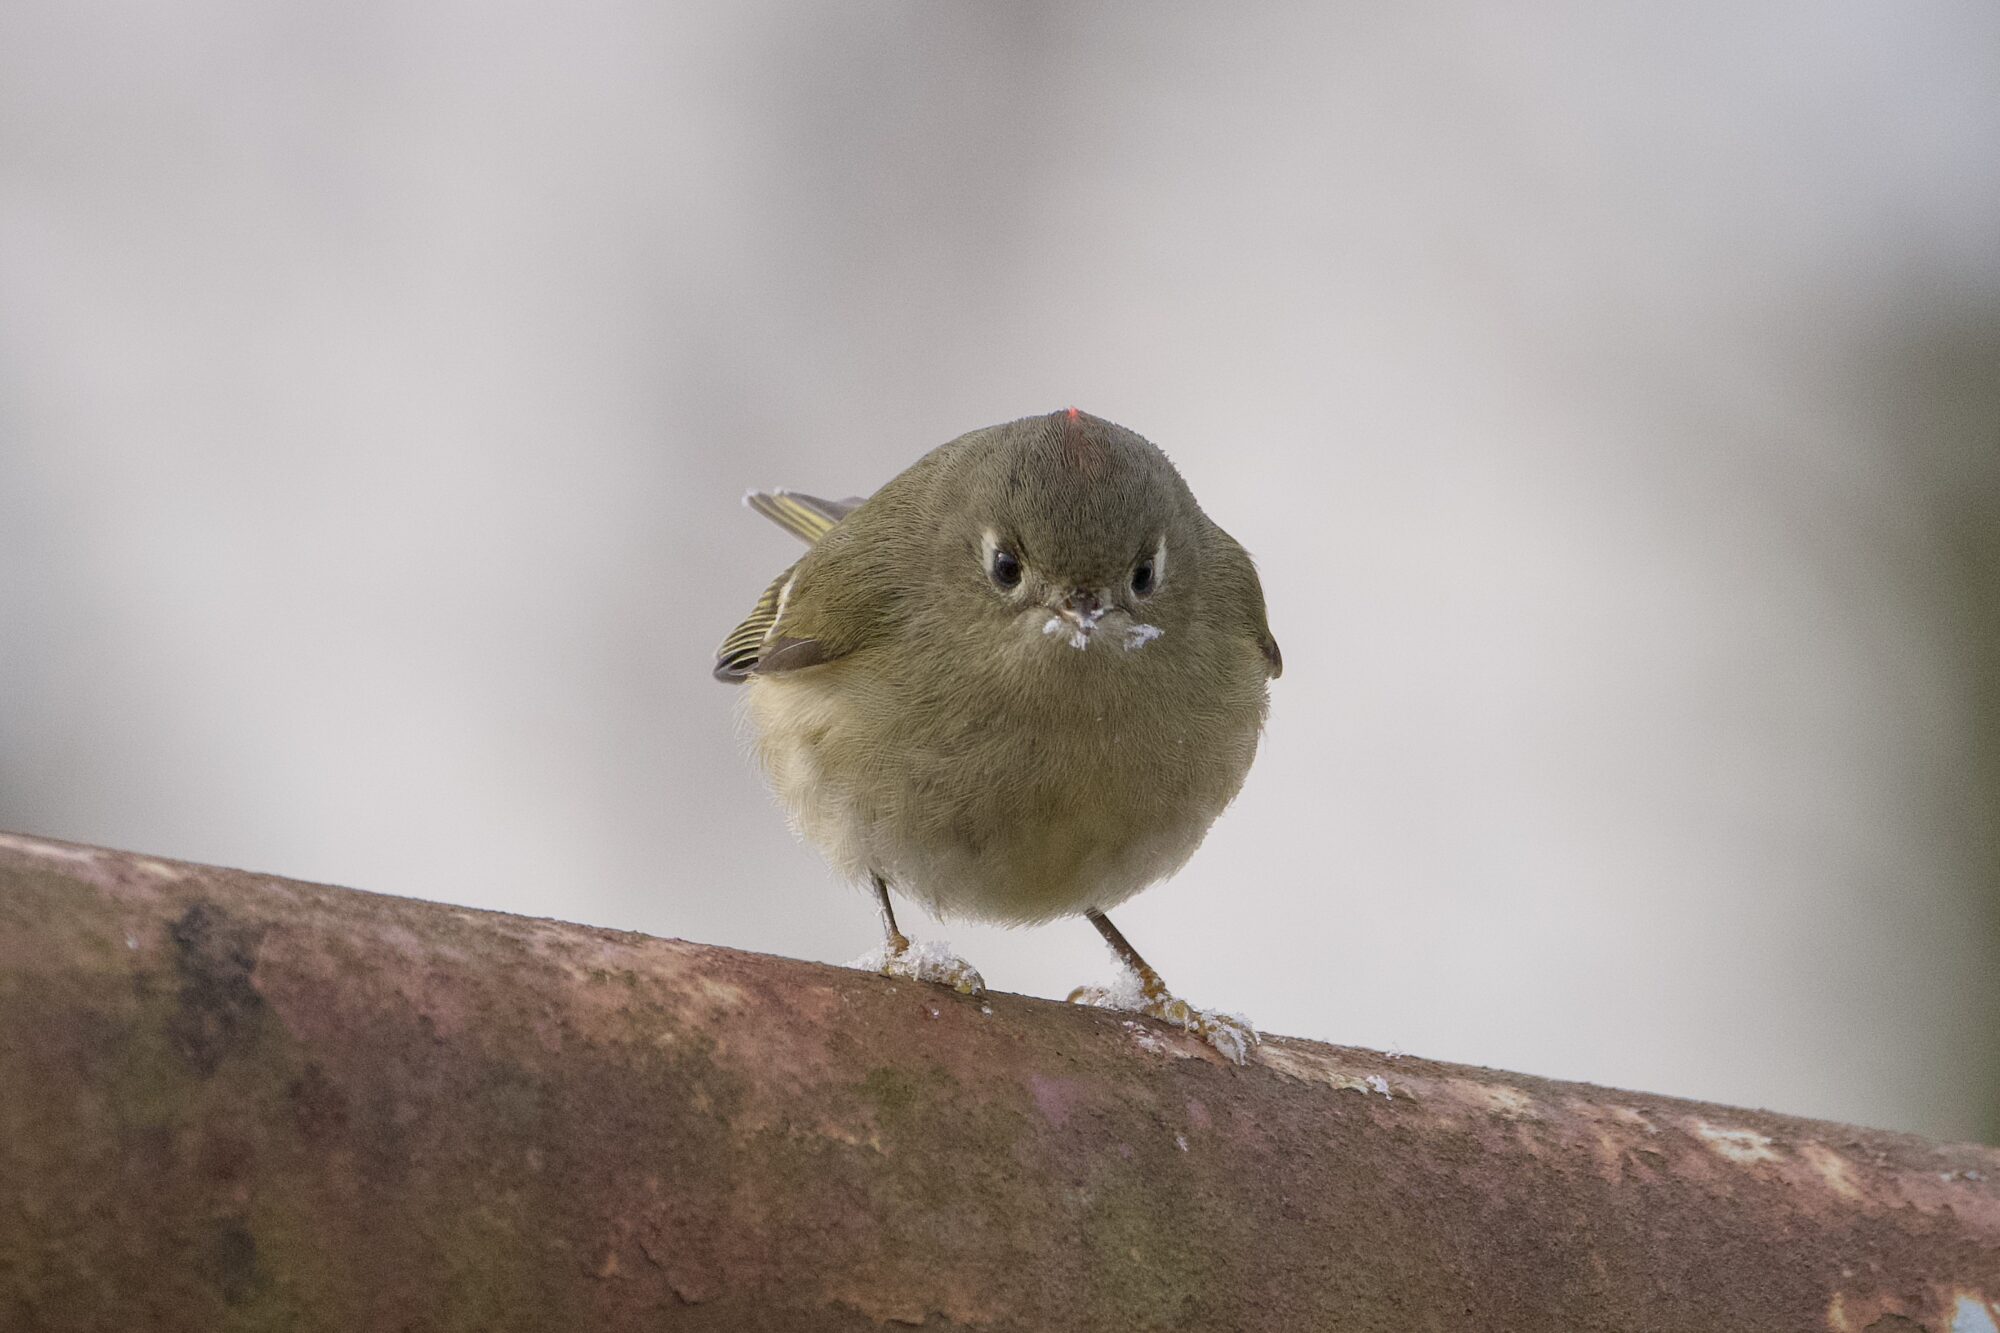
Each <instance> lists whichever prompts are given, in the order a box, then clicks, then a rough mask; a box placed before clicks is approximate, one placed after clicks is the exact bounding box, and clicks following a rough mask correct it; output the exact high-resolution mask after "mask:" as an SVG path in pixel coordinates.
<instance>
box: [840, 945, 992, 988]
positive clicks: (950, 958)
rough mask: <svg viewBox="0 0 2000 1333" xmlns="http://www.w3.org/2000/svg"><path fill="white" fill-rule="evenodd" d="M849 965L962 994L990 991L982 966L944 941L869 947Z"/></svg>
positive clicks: (865, 970)
mask: <svg viewBox="0 0 2000 1333" xmlns="http://www.w3.org/2000/svg"><path fill="white" fill-rule="evenodd" d="M898 938H899V939H900V938H901V937H900V936H898ZM848 966H849V967H857V968H860V969H861V970H862V971H864V972H880V973H881V974H882V975H883V976H885V977H901V978H903V979H904V980H906V981H924V982H929V983H930V984H931V985H934V986H949V987H951V989H953V990H955V991H957V992H958V993H959V994H960V995H983V994H985V993H986V979H985V978H984V977H982V976H980V975H979V969H978V968H976V967H974V966H973V965H972V964H970V963H968V962H966V961H965V960H964V959H963V958H960V957H959V956H958V955H957V954H955V953H953V952H952V951H951V946H950V945H949V944H946V943H944V942H943V941H942V940H930V941H926V942H925V943H923V944H911V943H910V942H909V941H908V940H903V947H902V948H900V949H892V948H891V946H889V945H886V944H885V945H884V946H883V947H882V948H879V949H871V950H869V951H868V952H867V953H865V954H863V955H861V957H859V958H857V959H855V960H854V961H853V962H852V963H849V964H848Z"/></svg>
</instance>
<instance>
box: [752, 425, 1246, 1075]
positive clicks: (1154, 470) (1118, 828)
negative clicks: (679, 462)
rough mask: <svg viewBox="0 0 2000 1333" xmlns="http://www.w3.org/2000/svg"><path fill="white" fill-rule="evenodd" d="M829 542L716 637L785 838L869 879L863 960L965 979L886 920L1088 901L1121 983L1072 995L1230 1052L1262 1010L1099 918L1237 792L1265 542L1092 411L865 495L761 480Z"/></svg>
mask: <svg viewBox="0 0 2000 1333" xmlns="http://www.w3.org/2000/svg"><path fill="white" fill-rule="evenodd" d="M745 502H746V503H747V504H749V505H750V507H751V508H753V509H756V510H757V511H758V512H759V513H762V514H765V515H767V516H768V517H770V518H772V519H773V520H775V521H776V522H777V523H778V524H780V525H781V526H783V527H784V528H786V529H788V530H789V531H791V532H793V533H795V534H796V535H798V536H799V537H802V538H804V539H805V540H806V541H807V542H808V543H810V544H811V549H810V550H808V551H807V552H806V554H805V555H804V556H803V557H802V558H800V560H799V561H798V563H796V564H794V565H793V566H792V567H791V568H790V569H787V570H786V571H785V572H784V573H782V574H780V575H778V577H777V578H776V579H774V580H773V581H772V583H771V585H770V587H769V588H767V589H766V590H765V592H764V595H763V597H762V598H760V599H759V600H758V602H757V606H756V609H755V610H753V611H752V612H751V613H750V616H749V618H748V619H746V620H745V621H744V622H743V623H742V624H741V625H739V626H737V627H736V630H735V631H734V632H733V633H731V634H730V636H729V637H728V638H727V639H725V640H724V641H723V644H722V647H721V648H720V649H719V650H717V653H716V664H715V674H716V676H717V677H718V678H719V679H721V680H725V681H732V682H746V683H747V684H748V687H749V699H748V705H749V707H748V711H749V717H750V720H751V723H752V725H753V727H754V729H755V732H756V744H757V750H758V754H759V756H760V758H761V759H762V761H763V764H764V766H765V768H766V769H767V770H768V772H769V774H770V778H771V782H772V785H773V787H774V788H775V789H776V791H777V794H778V796H779V798H780V800H782V801H783V803H784V804H785V806H786V808H787V809H788V810H789V811H790V813H791V816H792V820H793V823H794V826H795V827H796V828H797V829H798V830H799V831H800V832H802V833H803V834H804V835H805V836H806V838H807V839H808V840H810V841H811V842H813V843H814V844H815V845H817V846H818V848H819V849H820V851H821V852H823V853H824V854H825V855H826V857H827V859H828V860H829V861H831V862H832V863H833V865H834V867H835V869H837V870H838V871H840V872H841V873H842V874H843V875H845V876H847V877H849V878H850V879H852V880H854V881H855V882H856V883H867V884H872V885H873V887H874V891H875V895H876V901H877V903H878V905H879V908H880V911H881V916H882V926H883V932H884V944H883V948H882V950H881V952H880V953H879V954H877V955H874V956H871V957H870V958H869V959H867V960H865V965H867V966H873V967H877V968H879V969H880V970H881V971H883V972H885V973H887V974H889V975H893V976H905V977H913V978H917V979H921V980H925V981H936V982H942V983H944V984H947V985H952V986H955V987H957V988H958V989H959V990H961V991H964V992H966V993H969V994H970V993H976V992H978V991H979V990H980V989H981V988H982V986H983V982H982V981H981V979H980V977H979V974H978V973H977V972H975V971H974V970H973V969H972V968H971V967H970V966H968V965H967V964H966V963H964V962H963V960H960V959H958V958H955V957H952V956H951V955H950V954H949V952H948V951H944V950H941V949H936V948H925V947H922V946H913V945H912V944H911V943H910V941H909V940H908V939H907V938H906V937H905V936H904V935H903V934H902V932H901V931H899V930H898V929H897V928H896V920H895V915H894V912H893V910H892V909H891V907H890V903H889V892H890V890H891V889H894V890H895V891H896V892H897V893H900V894H902V895H904V896H905V897H908V898H912V899H915V900H916V901H918V902H921V903H923V904H924V905H925V906H927V907H929V908H930V909H932V911H933V912H935V913H937V914H938V915H941V916H950V915H955V914H962V915H966V916H971V917H976V918H981V919H984V920H989V921H999V922H1006V923H1010V924H1027V923H1033V922H1042V921H1048V920H1050V919H1052V918H1055V917H1060V916H1072V915H1076V914H1079V913H1080V914H1082V915H1083V916H1085V917H1087V918H1089V919H1090V921H1091V923H1092V924H1093V925H1095V926H1096V927H1097V929H1098V930H1099V932H1101V933H1102V934H1103V936H1104V938H1105V940H1106V942H1107V943H1109V944H1110V946H1111V948H1112V951H1113V952H1114V954H1115V955H1116V956H1117V957H1118V959H1119V960H1120V961H1121V962H1122V963H1123V964H1124V966H1125V968H1126V970H1127V972H1128V973H1129V976H1130V981H1129V982H1128V984H1127V985H1125V986H1124V987H1121V988H1109V989H1107V988H1085V989H1079V990H1078V991H1076V992H1074V993H1073V994H1072V995H1071V997H1070V998H1071V999H1072V1000H1078V1001H1082V1002H1088V1003H1097V1004H1111V1005H1117V1006H1118V1007H1123V1008H1131V1009H1137V1010H1140V1011H1142V1012H1146V1013H1150V1014H1153V1015H1154V1016H1156V1017H1159V1018H1163V1019H1165V1020H1167V1021H1168V1022H1170V1023H1174V1024H1177V1025H1179V1026H1181V1027H1184V1028H1187V1029H1189V1030H1190V1031H1192V1032H1195V1033H1197V1034H1198V1035H1200V1036H1202V1037H1204V1038H1206V1039H1207V1040H1209V1041H1210V1042H1211V1043H1213V1044H1214V1045H1216V1046H1217V1048H1218V1049H1220V1050H1222V1051H1223V1052H1224V1053H1225V1054H1228V1055H1230V1056H1232V1057H1233V1058H1235V1059H1237V1060H1241V1059H1242V1058H1243V1057H1244V1054H1245V1051H1246V1049H1247V1047H1248V1045H1249V1044H1250V1043H1251V1042H1254V1041H1255V1040H1256V1034H1255V1032H1254V1031H1253V1030H1252V1029H1251V1028H1250V1027H1249V1025H1248V1024H1247V1022H1245V1021H1244V1020H1241V1019H1238V1018H1234V1017H1231V1016H1227V1015H1220V1014H1214V1013H1209V1012H1206V1011H1203V1010H1199V1009H1195V1008H1193V1007H1192V1006H1189V1005H1188V1004H1186V1003H1185V1002H1183V1001H1181V1000H1178V999H1176V998H1175V997H1174V996H1173V995H1171V994H1170V993H1169V992H1168V990H1167V988H1166V986H1165V985H1164V984H1163V983H1162V982H1161V981H1160V978H1159V975H1158V973H1156V972H1154V971H1153V969H1152V968H1151V967H1149V966H1147V964H1146V963H1145V961H1144V960H1143V959H1141V958H1140V957H1139V955H1138V953H1137V952H1135V951H1134V950H1133V948H1132V946H1131V945H1130V944H1128V943H1127V942H1126V941H1125V938H1124V937H1123V936H1122V935H1121V934H1120V933H1119V932H1118V930H1117V928H1116V927H1114V926H1113V925H1112V924H1111V921H1110V919H1109V918H1108V917H1106V916H1105V913H1106V912H1107V911H1108V910H1109V909H1111V908H1113V907H1116V906H1117V905H1118V904H1120V903H1122V902H1124V901H1125V900H1126V899H1127V898H1130V897H1131V896H1132V895H1133V894H1135V893H1138V892H1139V891H1140V890H1141V889H1143V888H1145V887H1146V886H1148V885H1149V884H1152V883H1154V882H1155V881H1157V880H1159V879H1162V878H1164V877H1165V876H1167V875H1170V874H1172V873H1173V872H1174V871H1176V870H1178V869H1179V868H1180V867H1181V865H1182V864H1183V863H1185V862H1186V861H1187V859H1188V857H1189V856H1190V855H1192V854H1193V852H1194V850H1195V848H1196V847H1197V846H1199V845H1200V843H1201V840H1202V838H1203V837H1204V836H1206V834H1207V833H1208V828H1209V825H1210V824H1212V823H1213V822H1214V821H1215V817H1216V816H1217V815H1219V814H1221V813H1222V810H1223V807H1224V806H1226V805H1228V804H1229V802H1230V800H1231V799H1232V798H1234V797H1235V795H1236V793H1237V790H1238V789H1239V788H1241V787H1242V785H1243V779H1244V776H1245V775H1246V774H1247V773H1248V772H1249V770H1250V761H1251V759H1252V758H1253V757H1254V756H1255V754H1256V751H1257V738H1258V734H1259V732H1260V731H1261V730H1262V728H1263V725H1264V716H1265V712H1266V710H1267V708H1268V701H1269V694H1268V690H1267V683H1268V682H1269V681H1270V680H1271V679H1272V678H1274V677H1275V676H1277V675H1278V673H1279V671H1280V669H1281V666H1282V659H1281V658H1280V657H1279V654H1278V644H1277V641H1276V640H1275V639H1273V638H1272V637H1271V631H1270V628H1269V627H1268V626H1267V625H1266V624H1265V619H1264V593H1263V588H1262V585H1261V584H1260V583H1259V582H1258V579H1257V571H1256V568H1255V566H1254V565H1252V563H1251V561H1250V557H1249V555H1248V554H1247V553H1246V552H1245V551H1244V550H1243V548H1242V547H1241V546H1239V545H1237V543H1236V541H1235V540H1234V539H1233V538H1231V537H1230V535H1229V534H1228V533H1226V532H1224V531H1223V530H1222V529H1221V528H1219V527H1217V526H1216V525H1215V524H1214V523H1213V522H1212V521H1210V519H1209V517H1208V515H1206V514H1204V513H1203V512H1202V510H1201V506H1200V505H1198V504H1196V503H1195V498H1194V495H1193V494H1192V493H1191V492H1190V491H1189V490H1188V487H1187V483H1186V482H1184V481H1182V480H1181V476H1180V473H1178V472H1177V471H1175V469H1174V466H1173V464H1172V463H1170V462H1169V461H1168V460H1167V457H1166V455H1165V454H1163V453H1161V452H1160V451H1159V449H1157V448H1155V447H1154V446H1153V445H1152V444H1150V443H1148V442H1147V441H1146V440H1145V439H1143V438H1141V437H1140V436H1138V435H1136V434H1134V433H1133V432H1131V431H1129V430H1126V429H1125V428H1124V427H1122V426H1116V425H1113V424H1112V423H1111V422H1109V421H1104V420H1101V419H1099V418H1097V417H1093V416H1090V415H1087V414H1086V413H1083V412H1079V411H1077V410H1076V409H1074V408H1071V409H1069V410H1068V411H1065V412H1057V413H1053V414H1051V415H1049V416H1043V417H1029V418H1026V419H1024V420H1021V421H1014V422H1010V423H1008V424H1007V425H1004V426H994V427H990V428H989V429H986V430H978V431H973V432H972V433H971V434H969V435H961V436H960V437H958V438H957V439H955V440H953V441H951V442H950V443H948V444H944V445H940V446H939V447H938V448H936V449H933V450H932V451H931V452H930V453H928V454H926V455H925V456H924V457H923V458H921V459H919V460H918V461H917V462H916V464H915V465H913V466H912V467H910V468H909V469H908V470H907V471H905V472H903V473H902V474H901V475H900V476H898V477H896V478H895V479H894V480H892V481H890V482H889V483H888V484H887V485H885V486H883V487H882V489H880V490H879V491H877V492H875V494H873V495H872V496H870V497H868V498H867V499H866V500H860V499H851V500H839V501H832V500H821V499H816V498H814V497H812V496H809V495H801V494H798V493H797V492H791V491H774V492H769V493H764V492H752V493H751V494H750V495H748V496H746V497H745Z"/></svg>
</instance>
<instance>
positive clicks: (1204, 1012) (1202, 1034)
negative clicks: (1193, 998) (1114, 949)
mask: <svg viewBox="0 0 2000 1333" xmlns="http://www.w3.org/2000/svg"><path fill="white" fill-rule="evenodd" d="M1149 971H1150V969H1149ZM1069 1002H1070V1003H1071V1004H1087V1005H1093V1006H1095V1007H1097V1008H1099V1009H1122V1010H1126V1011H1128V1012H1130V1013H1135V1014H1144V1015H1146V1016H1147V1017H1148V1018H1157V1019H1159V1020H1160V1021H1161V1022H1162V1023H1167V1024H1170V1025H1172V1026H1174V1027H1177V1028H1181V1029H1182V1030H1184V1031H1186V1032H1188V1033H1191V1034H1192V1035H1194V1036H1196V1037H1199V1038H1201V1040H1203V1041H1205V1042H1207V1043H1208V1044H1209V1045H1210V1046H1213V1047H1214V1048H1215V1049H1216V1051H1217V1052H1219V1053H1220V1054H1221V1055H1222V1057H1223V1058H1224V1059H1226V1060H1228V1061H1229V1062H1230V1063H1232V1064H1239V1065H1240V1064H1243V1063H1245V1062H1246V1061H1248V1060H1249V1058H1250V1049H1251V1048H1252V1047H1253V1046H1256V1045H1258V1044H1259V1043H1261V1042H1262V1041H1263V1040H1264V1039H1263V1038H1262V1037H1261V1036H1259V1035H1258V1033H1257V1029H1256V1028H1255V1027H1253V1026H1251V1023H1250V1020H1249V1019H1247V1018H1245V1017H1244V1016H1243V1015H1241V1014H1225V1013H1220V1012H1218V1011H1216V1010H1213V1009H1197V1008H1195V1007H1194V1006H1193V1005H1191V1004H1189V1003H1188V1002H1187V1001H1186V1000H1183V999H1181V998H1180V997H1179V996H1177V995H1174V994H1173V993H1171V992H1170V991H1168V990H1167V987H1166V984H1165V983H1164V982H1162V981H1161V980H1160V978H1159V976H1158V975H1157V974H1153V975H1148V976H1135V975H1134V974H1132V973H1130V972H1127V973H1126V974H1125V975H1124V977H1123V978H1121V979H1120V981H1119V983H1118V984H1117V985H1116V986H1078V987H1077V988H1076V989H1075V990H1073V991H1071V992H1070V993H1069Z"/></svg>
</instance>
